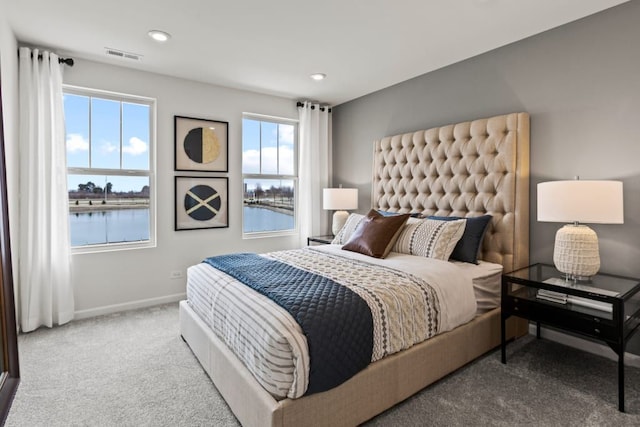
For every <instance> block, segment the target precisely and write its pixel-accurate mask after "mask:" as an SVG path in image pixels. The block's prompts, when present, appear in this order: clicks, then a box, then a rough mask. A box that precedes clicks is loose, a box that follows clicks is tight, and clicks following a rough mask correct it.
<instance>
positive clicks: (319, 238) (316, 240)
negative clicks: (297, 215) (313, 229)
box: [307, 234, 334, 246]
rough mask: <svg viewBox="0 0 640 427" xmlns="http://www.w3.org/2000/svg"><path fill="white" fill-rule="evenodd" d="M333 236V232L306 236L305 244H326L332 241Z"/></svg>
mask: <svg viewBox="0 0 640 427" xmlns="http://www.w3.org/2000/svg"><path fill="white" fill-rule="evenodd" d="M333 238H334V235H333V234H326V235H324V236H311V237H307V246H309V245H310V244H311V242H314V243H320V244H322V245H328V244H329V243H331V242H332V241H333Z"/></svg>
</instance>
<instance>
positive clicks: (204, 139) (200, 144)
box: [184, 127, 220, 163]
mask: <svg viewBox="0 0 640 427" xmlns="http://www.w3.org/2000/svg"><path fill="white" fill-rule="evenodd" d="M184 152H185V153H187V156H188V157H189V158H190V159H191V160H193V161H194V162H196V163H211V162H213V161H214V160H216V159H217V158H218V156H219V155H220V142H219V141H218V135H216V133H215V132H214V131H213V129H211V128H208V127H201V128H193V129H191V130H190V131H189V133H188V134H187V136H185V138H184Z"/></svg>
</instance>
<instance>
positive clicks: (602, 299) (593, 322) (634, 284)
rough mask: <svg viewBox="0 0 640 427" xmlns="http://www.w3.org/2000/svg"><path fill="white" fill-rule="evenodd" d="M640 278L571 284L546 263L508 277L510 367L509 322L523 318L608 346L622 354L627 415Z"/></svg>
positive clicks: (639, 318)
mask: <svg viewBox="0 0 640 427" xmlns="http://www.w3.org/2000/svg"><path fill="white" fill-rule="evenodd" d="M639 291H640V280H638V279H631V278H627V277H620V276H614V275H610V274H596V275H595V276H593V277H592V278H591V280H590V281H588V282H582V281H580V282H575V281H571V280H565V279H564V278H563V273H560V272H559V271H558V270H556V268H555V267H553V266H551V265H546V264H535V265H532V266H529V267H525V268H522V269H520V270H516V271H514V272H511V273H508V274H504V275H503V276H502V315H501V323H502V331H501V334H502V341H501V350H502V363H507V359H506V352H505V349H506V343H505V321H506V319H507V318H509V317H510V316H518V317H522V318H525V319H528V320H532V321H535V322H536V332H537V336H538V338H540V324H541V323H542V324H545V325H549V326H553V327H555V328H559V329H564V330H567V331H571V332H575V333H578V334H581V335H584V336H587V337H590V338H595V339H598V340H601V341H604V342H606V343H607V344H608V345H609V347H611V348H612V349H613V351H615V352H616V354H617V355H618V409H619V410H620V411H621V412H624V349H625V346H626V344H627V341H628V340H629V338H630V337H631V335H633V334H634V333H635V332H636V331H637V330H638V325H639V324H640V293H639Z"/></svg>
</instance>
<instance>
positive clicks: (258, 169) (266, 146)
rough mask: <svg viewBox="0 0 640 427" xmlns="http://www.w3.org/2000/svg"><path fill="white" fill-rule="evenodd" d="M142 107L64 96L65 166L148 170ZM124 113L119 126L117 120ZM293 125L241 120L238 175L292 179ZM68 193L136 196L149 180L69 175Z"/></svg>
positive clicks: (252, 182) (268, 184) (145, 111)
mask: <svg viewBox="0 0 640 427" xmlns="http://www.w3.org/2000/svg"><path fill="white" fill-rule="evenodd" d="M149 109H150V107H149V106H148V105H144V104H135V103H130V102H122V103H121V102H119V101H113V100H110V99H104V98H98V97H89V96H83V95H76V94H70V93H66V94H64V110H65V126H66V141H67V167H78V168H89V167H92V168H104V169H126V170H146V169H148V168H149V158H150V156H149V137H150V134H149V132H150V126H149V117H150V115H149V113H150V111H149ZM121 113H122V127H121V126H120V117H121ZM294 131H295V126H294V125H292V124H282V123H273V122H267V121H259V120H253V119H243V121H242V171H243V173H246V174H260V173H262V174H270V175H294V173H295V161H294V155H295V150H294V147H295V138H294ZM67 176H68V187H69V190H75V189H77V188H78V185H79V184H86V183H87V182H88V181H91V182H93V183H94V184H96V185H97V186H100V187H103V188H104V186H105V185H106V183H107V182H110V183H111V184H112V191H114V192H120V191H124V192H128V191H140V190H141V189H142V187H143V186H145V185H149V178H148V177H132V176H126V174H123V176H114V175H109V176H105V175H104V174H103V175H72V174H68V175H67ZM245 183H246V184H247V189H248V190H253V189H255V187H256V185H257V184H258V183H259V184H261V185H262V187H263V188H269V187H271V186H272V185H274V186H276V187H278V186H281V185H285V186H293V181H291V180H282V181H280V180H265V179H245Z"/></svg>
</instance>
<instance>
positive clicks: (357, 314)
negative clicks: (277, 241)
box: [204, 253, 373, 395]
mask: <svg viewBox="0 0 640 427" xmlns="http://www.w3.org/2000/svg"><path fill="white" fill-rule="evenodd" d="M204 262H206V263H207V264H209V265H211V266H212V267H214V268H217V269H218V270H220V271H222V272H224V273H226V274H228V275H229V276H231V277H233V278H234V279H236V280H239V281H240V282H242V283H243V284H245V285H247V286H249V287H250V288H251V289H253V290H255V291H257V292H258V293H260V294H262V295H264V296H266V297H268V298H269V299H271V300H272V301H273V302H275V303H276V304H278V305H279V306H280V307H282V308H284V309H285V310H287V312H288V313H289V314H290V315H291V316H292V317H293V318H294V319H295V320H296V322H298V324H299V325H300V327H301V328H302V331H303V333H304V335H305V336H306V337H307V342H308V344H309V345H308V347H309V358H310V362H311V364H310V370H309V385H308V387H307V392H306V394H307V395H308V394H313V393H318V392H321V391H327V390H330V389H332V388H333V387H336V386H338V385H340V384H342V383H343V382H345V381H346V380H348V379H349V378H351V377H352V376H354V375H355V374H357V373H358V372H360V371H361V370H362V369H364V368H365V367H366V366H367V365H368V364H369V363H370V362H371V350H372V347H373V321H372V320H371V311H370V310H369V307H368V306H367V304H366V303H365V302H364V300H363V299H362V298H360V297H359V296H358V294H356V293H354V292H352V291H351V290H350V289H349V288H348V287H346V286H341V285H340V284H338V283H336V282H334V281H333V280H331V279H329V278H327V277H324V276H320V275H318V274H314V273H311V272H308V271H305V270H301V269H299V268H296V267H294V266H292V265H290V264H286V263H284V262H280V261H276V260H273V259H269V258H267V257H262V256H259V255H257V254H253V253H241V254H231V255H221V256H216V257H210V258H207V259H205V260H204Z"/></svg>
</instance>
